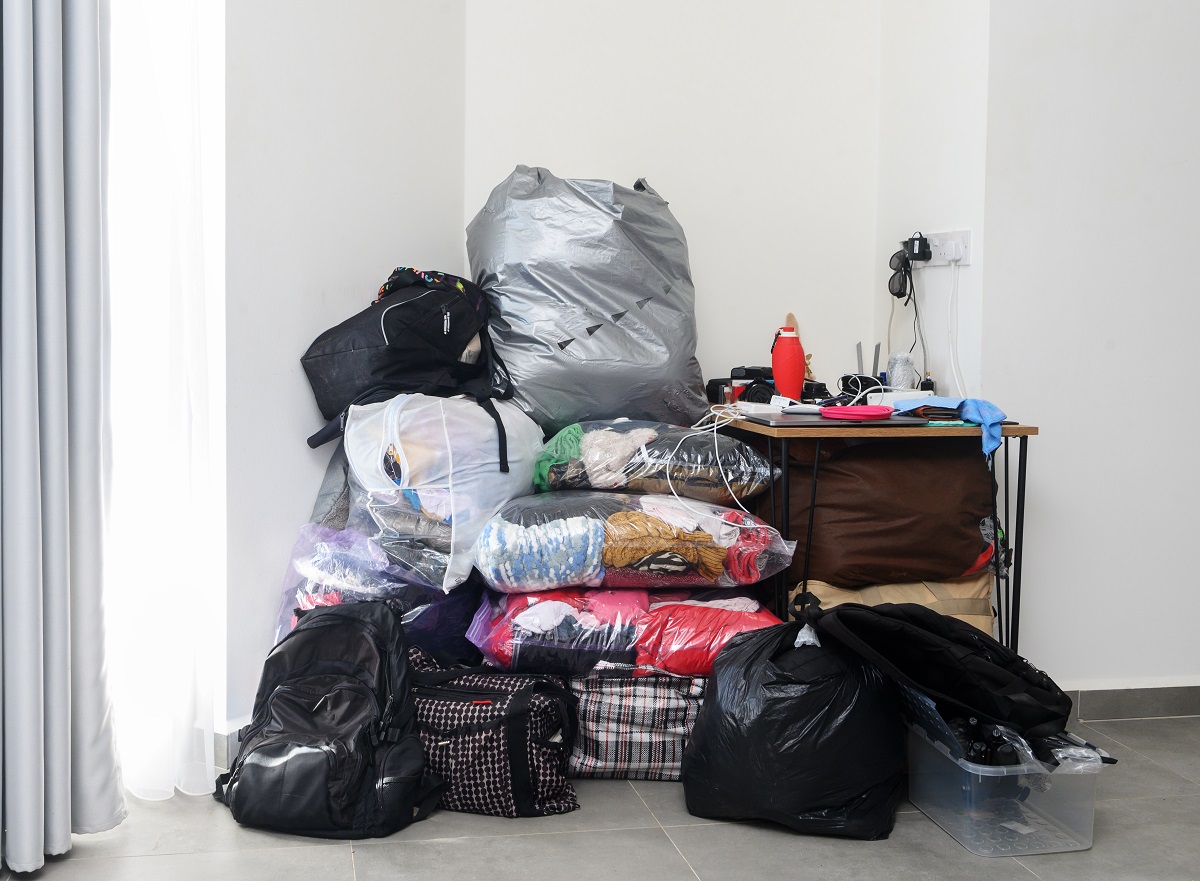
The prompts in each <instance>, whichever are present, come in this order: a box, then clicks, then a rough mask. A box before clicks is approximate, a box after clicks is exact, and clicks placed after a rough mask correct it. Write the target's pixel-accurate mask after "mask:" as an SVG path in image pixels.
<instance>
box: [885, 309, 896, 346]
mask: <svg viewBox="0 0 1200 881" xmlns="http://www.w3.org/2000/svg"><path fill="white" fill-rule="evenodd" d="M895 320H896V298H895V297H892V311H891V312H889V313H888V332H887V341H888V347H887V350H888V354H889V355H890V354H892V322H893V321H895Z"/></svg>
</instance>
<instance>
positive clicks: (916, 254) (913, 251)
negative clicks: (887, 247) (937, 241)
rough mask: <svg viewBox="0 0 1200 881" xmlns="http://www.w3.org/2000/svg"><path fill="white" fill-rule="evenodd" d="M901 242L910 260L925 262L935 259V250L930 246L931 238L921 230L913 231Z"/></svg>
mask: <svg viewBox="0 0 1200 881" xmlns="http://www.w3.org/2000/svg"><path fill="white" fill-rule="evenodd" d="M900 244H902V245H903V246H904V253H906V254H907V255H908V259H909V260H918V261H921V262H924V261H926V260H932V259H933V250H932V249H931V248H930V247H929V239H927V238H925V236H924V235H922V234H921V233H920V232H915V233H913V234H912V235H911V236H910V237H909V238H907V239H905V240H904V241H903V242H901V243H900Z"/></svg>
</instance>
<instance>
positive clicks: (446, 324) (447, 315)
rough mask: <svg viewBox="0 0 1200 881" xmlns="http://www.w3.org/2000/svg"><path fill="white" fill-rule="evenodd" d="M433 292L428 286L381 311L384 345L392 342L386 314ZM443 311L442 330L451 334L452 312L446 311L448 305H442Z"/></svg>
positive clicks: (381, 329)
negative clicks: (386, 322)
mask: <svg viewBox="0 0 1200 881" xmlns="http://www.w3.org/2000/svg"><path fill="white" fill-rule="evenodd" d="M432 293H433V289H432V288H427V289H425V290H422V292H421V293H419V294H418V295H416V296H410V298H408V299H407V300H402V301H400V302H394V304H391V305H390V306H388V308H385V310H384V311H383V312H380V313H379V336H382V337H383V344H384V346H389V344H391V343H390V341H389V340H388V330H386V329H385V328H384V325H383V320H384V318H385V317H386V314H388V313H389V312H391V310H394V308H396V306H407V305H408V304H410V302H416V301H418V300H420V299H421V298H422V296H425V295H426V294H432ZM442 312H443V313H444V319H443V322H442V328H443V331H442V332H444V334H449V332H450V313H449V312H446V307H445V306H444V305H443V306H442Z"/></svg>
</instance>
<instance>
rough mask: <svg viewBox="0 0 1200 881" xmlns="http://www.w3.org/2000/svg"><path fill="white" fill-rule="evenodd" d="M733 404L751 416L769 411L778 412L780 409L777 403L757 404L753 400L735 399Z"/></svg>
mask: <svg viewBox="0 0 1200 881" xmlns="http://www.w3.org/2000/svg"><path fill="white" fill-rule="evenodd" d="M733 406H735V407H737V408H738V409H739V410H741V411H742V412H743V413H746V414H748V415H750V416H762V415H764V414H767V413H778V412H779V410H780V408H779V406H778V405H776V404H756V403H754V402H753V401H734V402H733Z"/></svg>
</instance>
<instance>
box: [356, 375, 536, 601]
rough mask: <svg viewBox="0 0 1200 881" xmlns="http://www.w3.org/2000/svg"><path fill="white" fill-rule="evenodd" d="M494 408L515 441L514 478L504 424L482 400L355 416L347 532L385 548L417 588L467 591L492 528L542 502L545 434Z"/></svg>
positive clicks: (398, 402) (517, 414) (504, 406)
mask: <svg viewBox="0 0 1200 881" xmlns="http://www.w3.org/2000/svg"><path fill="white" fill-rule="evenodd" d="M495 405H496V410H497V411H498V412H499V413H500V416H501V419H502V420H503V422H504V427H505V432H506V435H507V444H508V465H509V470H508V471H507V472H503V471H501V470H500V461H499V444H498V438H497V431H496V423H495V421H494V420H493V419H492V417H491V416H489V415H488V413H487V411H486V410H484V409H483V408H482V407H480V406H479V405H478V404H476V403H475V402H474V401H473V400H469V399H466V398H436V397H430V396H427V395H398V396H396V397H395V398H392V399H391V400H389V401H384V402H381V403H378V404H366V405H363V406H357V407H351V408H350V415H349V418H348V419H347V422H346V436H345V448H346V456H347V458H348V460H349V463H350V467H349V480H350V490H351V498H350V512H349V519H348V525H349V526H351V527H352V528H354V529H357V530H359V531H360V532H362V533H364V534H365V535H367V536H369V537H370V538H372V539H373V540H374V541H376V542H377V543H378V544H379V546H380V547H382V548H383V550H384V551H385V552H386V553H387V555H388V558H389V559H390V560H391V562H392V563H393V564H394V565H396V566H398V567H400V568H401V569H403V570H404V571H405V573H406V574H407V576H408V577H409V579H410V580H417V581H420V582H421V583H423V584H428V585H429V586H431V587H436V588H440V589H442V590H447V591H448V590H451V589H452V588H454V587H456V586H458V585H459V584H462V583H463V582H464V581H465V580H466V579H467V576H468V575H469V574H470V572H471V548H472V546H473V545H474V543H475V539H476V537H478V535H479V532H480V530H481V529H482V528H483V526H484V524H485V523H487V522H488V519H489V518H490V517H492V515H493V514H495V513H496V512H497V511H498V510H500V508H501V507H502V506H503V505H504V504H505V503H506V502H508V501H509V500H511V499H513V498H516V497H518V496H523V495H528V494H530V493H532V492H533V465H534V461H535V460H536V459H537V455H538V452H539V451H540V449H541V446H542V432H541V430H540V429H539V428H538V427H537V425H536V424H535V423H534V422H533V421H532V420H531V419H530V418H529V417H528V416H526V415H525V414H524V413H523V412H521V410H520V408H518V407H517V406H516V405H515V404H512V403H511V402H507V401H496V402H495Z"/></svg>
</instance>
